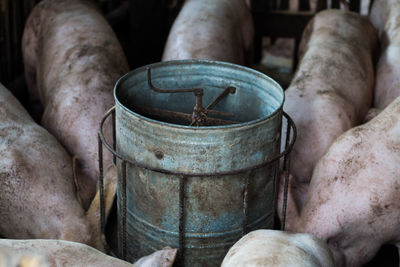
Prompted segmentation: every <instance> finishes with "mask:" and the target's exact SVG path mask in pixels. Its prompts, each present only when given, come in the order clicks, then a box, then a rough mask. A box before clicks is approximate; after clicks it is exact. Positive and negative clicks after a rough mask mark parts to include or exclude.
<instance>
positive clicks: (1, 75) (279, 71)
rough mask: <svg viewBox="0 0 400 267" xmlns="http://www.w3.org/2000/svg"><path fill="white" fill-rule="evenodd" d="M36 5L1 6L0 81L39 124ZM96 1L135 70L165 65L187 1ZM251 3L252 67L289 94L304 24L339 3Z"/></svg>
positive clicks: (388, 262) (384, 255)
mask: <svg viewBox="0 0 400 267" xmlns="http://www.w3.org/2000/svg"><path fill="white" fill-rule="evenodd" d="M37 2H40V1H37V0H36V1H34V0H32V1H10V0H1V1H0V14H1V16H0V82H1V83H3V84H5V85H6V87H8V88H9V89H10V90H11V91H12V93H13V94H14V95H16V96H17V98H18V99H19V100H20V101H21V102H22V104H23V105H24V106H25V107H26V108H27V109H28V111H30V112H31V115H32V116H33V117H34V119H36V120H37V121H39V120H40V114H35V113H34V112H33V108H32V104H31V103H30V102H29V97H28V93H27V88H26V84H25V80H24V76H23V63H22V56H21V52H20V47H21V44H20V42H21V37H22V31H23V27H24V24H25V20H26V18H27V17H28V15H29V12H30V11H31V10H32V8H33V7H34V5H35V4H36V3H37ZM95 2H97V4H98V5H99V7H100V8H101V10H102V12H103V13H104V15H105V16H106V17H107V19H108V21H109V24H110V25H111V26H112V27H113V30H114V31H115V32H116V34H117V36H118V39H119V41H120V42H121V44H122V46H123V48H124V51H125V53H126V55H127V58H128V61H129V64H130V67H131V69H133V68H136V67H140V66H143V65H145V64H149V63H153V62H158V61H160V59H161V54H162V50H163V47H164V44H165V41H166V39H167V35H168V31H169V29H170V27H171V25H172V23H173V21H174V19H175V17H176V15H177V14H178V12H179V10H180V8H181V7H182V5H183V2H184V1H180V0H177V1H165V2H163V3H162V4H160V3H158V2H157V1H133V0H131V1H122V0H119V1H111V0H109V1H95ZM251 2H252V15H253V19H254V26H255V37H254V61H253V62H254V63H253V64H252V65H251V67H252V68H254V69H257V70H259V71H261V72H264V73H266V74H267V75H269V76H270V77H272V78H274V79H275V80H277V81H278V82H279V83H280V84H281V85H282V87H283V88H284V89H286V87H287V86H288V85H289V84H290V81H291V78H292V76H293V72H294V69H295V68H296V65H297V64H298V58H297V50H298V48H299V43H300V38H301V34H302V32H303V30H304V28H305V25H306V24H307V22H308V21H309V20H310V19H311V18H312V16H313V15H314V13H315V12H316V11H319V10H322V9H325V8H327V7H332V8H340V1H334V0H332V1H317V0H313V1H304V0H299V1H289V0H280V1H275V0H270V1H266V0H265V1H260V0H252V1H251ZM293 2H298V3H293ZM297 4H298V5H297ZM368 4H369V1H364V0H353V1H349V7H350V9H351V10H353V11H356V12H360V11H361V12H364V14H365V10H366V9H367V10H368V8H366V7H368ZM150 12H151V14H152V18H151V19H149V14H150ZM139 25H140V26H139ZM132 32H134V33H135V34H132ZM132 36H138V37H137V38H133V37H132ZM282 38H285V39H282ZM271 59H272V60H271ZM271 62H272V63H271ZM113 220H116V207H114V211H112V212H111V218H110V220H109V224H108V225H105V222H103V228H104V229H105V231H106V233H112V232H113V231H115V229H113V228H112V221H113ZM114 236H115V235H114ZM107 239H108V243H109V244H110V245H111V247H113V248H114V252H115V253H116V254H117V251H116V247H117V244H116V240H113V238H112V235H111V234H110V235H108V234H107ZM366 266H398V251H397V249H396V248H395V247H393V246H390V245H387V246H384V247H382V249H381V250H380V251H379V253H378V254H377V255H376V257H375V258H374V259H373V260H372V261H371V262H370V263H368V264H366Z"/></svg>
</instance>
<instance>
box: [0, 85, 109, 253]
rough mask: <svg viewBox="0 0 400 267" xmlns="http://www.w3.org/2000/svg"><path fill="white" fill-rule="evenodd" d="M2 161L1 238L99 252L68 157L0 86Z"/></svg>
mask: <svg viewBox="0 0 400 267" xmlns="http://www.w3.org/2000/svg"><path fill="white" fill-rule="evenodd" d="M0 155H1V157H0V158H1V161H0V177H1V179H0V218H1V224H0V236H3V237H6V238H45V239H64V240H70V241H76V242H81V243H84V244H88V245H91V246H94V247H96V248H98V249H102V243H101V233H100V229H99V228H100V227H99V225H98V220H97V219H96V217H95V216H96V214H94V213H93V214H90V215H88V214H86V213H85V210H84V209H83V208H82V206H81V204H80V203H79V201H78V198H77V196H76V188H75V184H74V179H73V164H72V159H71V157H70V156H69V155H68V153H67V152H66V151H65V149H64V148H63V147H62V146H61V144H59V143H58V141H57V140H56V139H55V138H54V137H53V136H52V135H51V134H49V133H48V132H47V131H46V130H45V129H43V128H42V127H40V126H39V125H37V124H36V123H35V122H34V121H33V120H32V118H31V117H30V116H29V114H28V113H27V112H26V111H25V110H24V108H23V107H22V106H21V104H20V103H19V102H18V100H17V99H15V98H14V96H13V95H12V94H11V93H10V92H9V91H8V90H7V89H6V88H5V87H4V86H3V85H1V84H0ZM108 175H111V177H110V178H106V179H107V180H113V179H112V177H113V175H114V174H111V173H107V175H106V177H108ZM111 190H113V188H111ZM112 194H115V192H111V195H112ZM89 217H93V218H89Z"/></svg>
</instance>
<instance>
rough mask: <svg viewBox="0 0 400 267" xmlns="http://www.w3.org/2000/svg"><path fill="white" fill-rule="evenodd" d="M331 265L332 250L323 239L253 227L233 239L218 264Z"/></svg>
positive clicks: (320, 266)
mask: <svg viewBox="0 0 400 267" xmlns="http://www.w3.org/2000/svg"><path fill="white" fill-rule="evenodd" d="M230 266H243V267H246V266H248V267H250V266H252V267H257V266H259V267H262V266H271V267H279V266H281V267H285V266H310V267H314V266H315V267H333V266H335V263H334V261H333V257H332V253H331V251H330V250H329V248H328V246H327V245H326V243H325V242H323V241H321V240H320V239H318V238H317V237H315V236H313V235H310V234H297V233H289V232H283V231H276V230H256V231H253V232H250V233H248V234H247V235H245V236H244V237H242V238H241V239H240V240H239V241H238V242H236V243H235V244H234V245H233V246H232V247H231V248H230V249H229V251H228V254H226V256H225V258H224V260H223V262H222V265H221V267H230Z"/></svg>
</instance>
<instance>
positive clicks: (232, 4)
mask: <svg viewBox="0 0 400 267" xmlns="http://www.w3.org/2000/svg"><path fill="white" fill-rule="evenodd" d="M253 35H254V26H253V20H252V16H251V12H250V9H249V7H248V5H246V2H245V1H244V0H187V1H185V4H184V6H183V7H182V10H181V11H180V13H179V15H178V17H177V18H176V20H175V22H174V24H173V26H172V28H171V31H170V33H169V35H168V39H167V43H166V44H165V48H164V53H163V56H162V60H163V61H167V60H178V59H209V60H219V61H226V62H230V63H236V64H240V65H244V64H245V63H248V62H250V61H251V54H252V47H253Z"/></svg>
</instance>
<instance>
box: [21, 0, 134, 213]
mask: <svg viewBox="0 0 400 267" xmlns="http://www.w3.org/2000/svg"><path fill="white" fill-rule="evenodd" d="M22 51H23V58H24V66H25V76H26V80H27V83H28V88H29V92H30V95H31V96H32V99H37V98H39V99H40V101H41V103H42V104H43V108H44V113H43V116H42V119H41V123H42V125H43V126H44V127H45V128H46V129H47V130H48V131H49V132H50V133H52V134H53V135H54V136H55V137H56V138H57V139H58V140H59V141H60V142H61V143H62V145H64V146H65V148H66V149H67V151H68V152H69V153H70V154H71V155H72V156H73V157H74V159H76V177H77V178H76V179H77V185H78V186H77V190H78V196H79V199H80V200H81V202H82V203H83V206H84V207H85V208H87V207H88V206H89V204H90V202H91V200H92V198H93V197H94V195H95V193H96V183H97V178H98V155H97V153H98V152H97V147H98V144H97V131H98V125H99V122H100V120H101V118H102V117H103V115H104V113H105V112H106V111H107V110H108V109H109V108H110V107H111V106H113V103H114V101H113V86H114V83H115V82H116V81H117V79H118V78H120V77H121V76H122V75H123V74H125V73H126V72H127V71H128V70H129V68H128V64H127V61H126V58H125V55H124V52H123V51H122V48H121V46H120V44H119V42H118V40H117V38H116V36H115V35H114V33H113V31H112V29H111V27H110V26H109V25H108V23H107V21H106V20H105V19H104V18H103V16H102V15H101V14H100V13H99V11H98V10H97V9H96V7H95V6H94V5H92V4H90V3H89V2H87V1H80V0H44V1H41V2H40V3H39V4H38V5H37V6H36V7H35V8H34V10H33V11H32V13H31V14H30V16H29V18H28V20H27V23H26V26H25V30H24V34H23V39H22ZM105 128H106V130H105V135H106V137H107V139H108V140H110V142H111V140H112V138H111V125H110V124H106V126H105ZM104 154H105V155H104V157H105V158H104V164H105V166H106V167H107V166H108V165H109V164H111V163H112V157H111V155H110V153H104Z"/></svg>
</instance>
